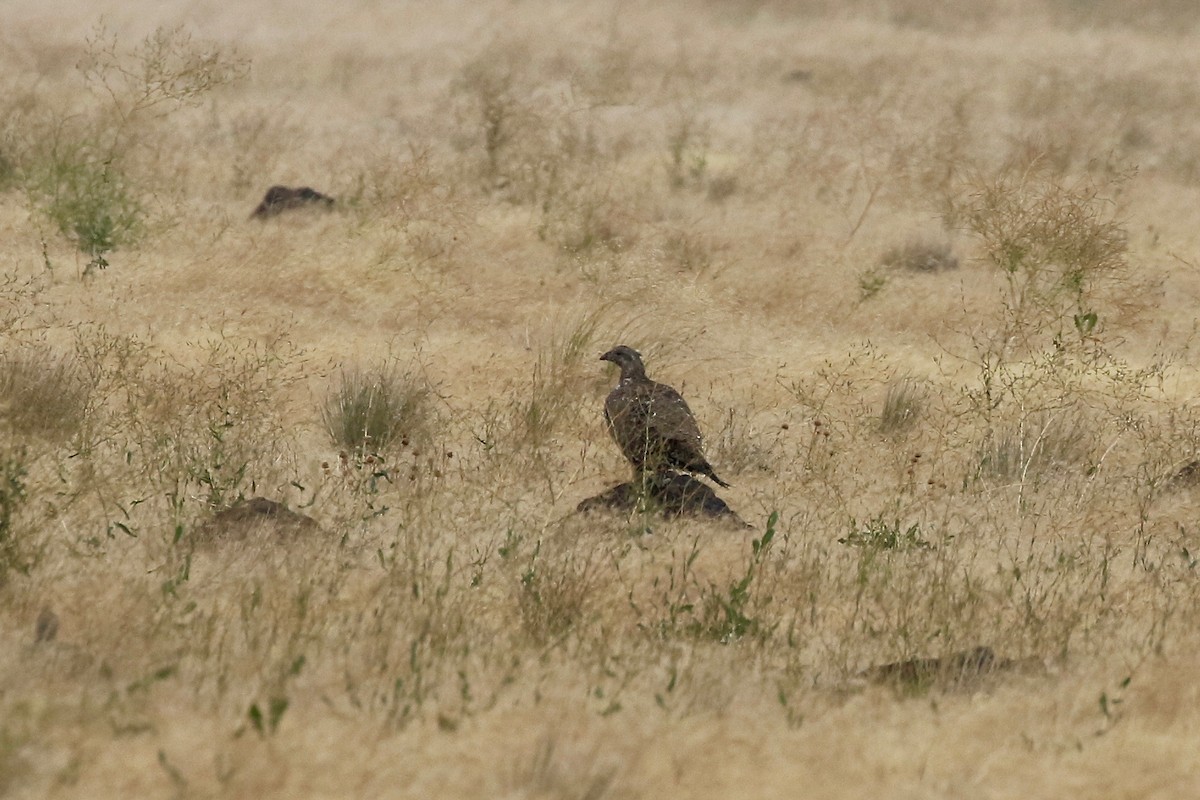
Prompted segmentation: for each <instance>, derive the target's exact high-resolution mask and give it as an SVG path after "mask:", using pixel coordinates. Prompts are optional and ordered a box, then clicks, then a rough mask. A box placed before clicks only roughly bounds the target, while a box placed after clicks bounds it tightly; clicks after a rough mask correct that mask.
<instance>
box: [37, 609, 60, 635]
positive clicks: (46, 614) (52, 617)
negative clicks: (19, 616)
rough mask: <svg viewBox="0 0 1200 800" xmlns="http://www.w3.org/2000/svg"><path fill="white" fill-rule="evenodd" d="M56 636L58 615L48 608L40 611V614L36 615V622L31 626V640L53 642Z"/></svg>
mask: <svg viewBox="0 0 1200 800" xmlns="http://www.w3.org/2000/svg"><path fill="white" fill-rule="evenodd" d="M57 636H58V614H55V613H54V611H53V610H52V609H51V608H50V606H46V607H45V608H43V609H42V613H40V614H38V618H37V622H35V623H34V626H33V640H34V641H35V642H53V641H54V639H55V637H57Z"/></svg>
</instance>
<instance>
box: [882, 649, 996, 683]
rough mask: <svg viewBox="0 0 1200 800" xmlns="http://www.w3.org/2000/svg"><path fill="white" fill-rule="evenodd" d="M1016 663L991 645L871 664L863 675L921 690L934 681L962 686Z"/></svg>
mask: <svg viewBox="0 0 1200 800" xmlns="http://www.w3.org/2000/svg"><path fill="white" fill-rule="evenodd" d="M1016 664H1017V662H1015V661H1012V660H1010V659H1006V658H997V657H996V653H995V652H994V651H993V650H992V648H990V647H973V648H971V649H970V650H963V651H962V652H959V653H954V654H952V655H948V656H943V657H941V658H913V659H909V660H908V661H894V662H892V663H890V664H883V665H882V666H878V667H871V668H870V669H867V670H864V671H863V672H862V673H861V674H860V677H862V678H866V679H867V680H869V681H871V682H872V683H890V684H894V685H896V686H898V687H901V688H904V689H908V690H918V691H919V690H922V689H928V688H930V687H932V686H933V685H935V684H937V685H949V686H960V685H962V684H965V683H968V682H970V681H972V680H974V679H977V678H980V677H983V676H985V675H990V674H992V673H993V672H997V671H999V670H1007V669H1011V668H1012V667H1013V666H1015V665H1016Z"/></svg>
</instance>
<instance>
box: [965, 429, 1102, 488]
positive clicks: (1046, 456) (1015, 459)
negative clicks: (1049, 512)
mask: <svg viewBox="0 0 1200 800" xmlns="http://www.w3.org/2000/svg"><path fill="white" fill-rule="evenodd" d="M1090 451H1091V448H1090V437H1089V435H1088V426H1087V425H1086V423H1085V421H1084V420H1083V419H1082V418H1081V417H1080V416H1078V415H1077V414H1073V413H1070V412H1061V413H1056V414H1048V413H1036V414H1031V415H1029V416H1027V417H1025V418H1023V419H1021V420H1018V421H1017V422H1015V423H1011V424H1007V425H1002V426H999V427H997V428H995V429H993V430H992V432H991V435H990V436H989V437H988V440H987V442H986V444H985V445H984V447H983V448H982V450H981V453H980V456H979V474H980V475H981V476H985V477H990V478H994V479H998V480H1005V481H1023V480H1026V479H1029V478H1035V477H1038V476H1041V475H1044V474H1046V473H1048V472H1050V471H1051V470H1054V469H1061V468H1064V467H1070V466H1086V465H1087V464H1088V455H1089V453H1090Z"/></svg>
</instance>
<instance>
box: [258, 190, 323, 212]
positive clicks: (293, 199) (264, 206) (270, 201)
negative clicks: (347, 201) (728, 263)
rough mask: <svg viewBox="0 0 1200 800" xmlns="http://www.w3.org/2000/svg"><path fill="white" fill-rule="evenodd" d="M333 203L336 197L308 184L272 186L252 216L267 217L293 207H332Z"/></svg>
mask: <svg viewBox="0 0 1200 800" xmlns="http://www.w3.org/2000/svg"><path fill="white" fill-rule="evenodd" d="M333 204H334V199H333V198H332V197H330V196H329V195H324V194H321V193H320V192H318V191H317V190H316V189H312V188H310V187H308V186H301V187H300V188H298V189H293V188H291V187H289V186H272V187H271V188H270V189H267V193H266V195H265V196H264V197H263V199H262V202H261V203H259V204H258V208H256V209H254V213H252V214H251V215H250V218H251V219H267V218H269V217H273V216H275V215H276V214H281V213H283V212H284V211H288V210H290V209H293V208H303V207H305V206H317V207H319V208H320V207H323V208H332V207H333Z"/></svg>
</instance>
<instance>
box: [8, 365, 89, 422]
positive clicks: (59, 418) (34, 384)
mask: <svg viewBox="0 0 1200 800" xmlns="http://www.w3.org/2000/svg"><path fill="white" fill-rule="evenodd" d="M89 390H90V387H89V385H88V383H87V381H86V379H85V377H84V375H83V372H82V370H81V369H80V368H79V366H78V365H77V364H76V363H75V362H74V361H73V360H72V359H70V358H67V357H63V356H59V355H56V354H55V353H53V352H52V351H50V350H47V349H42V348H30V349H28V350H24V351H17V352H10V353H5V354H4V355H2V356H0V417H2V418H3V419H4V420H5V421H6V422H7V423H8V427H9V429H10V430H11V431H12V432H13V433H16V434H26V435H33V436H38V437H41V438H42V439H45V440H47V441H53V442H63V441H66V440H68V439H70V438H71V436H73V435H74V434H75V433H76V432H78V431H79V429H80V425H81V423H82V420H83V416H84V413H85V412H86V410H87V403H88V395H89Z"/></svg>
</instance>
